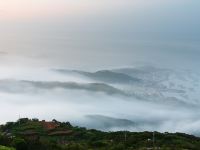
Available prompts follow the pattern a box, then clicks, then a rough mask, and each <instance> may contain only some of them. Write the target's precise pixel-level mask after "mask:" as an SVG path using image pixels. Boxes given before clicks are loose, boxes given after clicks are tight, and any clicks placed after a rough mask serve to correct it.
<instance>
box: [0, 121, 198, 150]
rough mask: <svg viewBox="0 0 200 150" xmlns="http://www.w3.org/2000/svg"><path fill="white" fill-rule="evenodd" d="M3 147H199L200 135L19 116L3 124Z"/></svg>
mask: <svg viewBox="0 0 200 150" xmlns="http://www.w3.org/2000/svg"><path fill="white" fill-rule="evenodd" d="M0 145H3V146H7V147H13V148H10V149H9V148H6V147H3V146H0V150H4V149H5V150H14V149H16V150H140V149H141V150H143V149H153V148H154V149H161V150H184V149H191V150H199V147H200V138H198V137H195V136H192V135H187V134H183V133H158V132H154V133H152V132H128V131H118V132H103V131H98V130H94V129H86V128H82V127H73V126H72V125H71V124H70V123H69V122H58V121H56V120H52V121H50V122H47V121H44V120H43V121H39V120H38V119H28V118H23V119H19V120H18V121H17V122H8V123H6V124H5V125H1V127H0Z"/></svg>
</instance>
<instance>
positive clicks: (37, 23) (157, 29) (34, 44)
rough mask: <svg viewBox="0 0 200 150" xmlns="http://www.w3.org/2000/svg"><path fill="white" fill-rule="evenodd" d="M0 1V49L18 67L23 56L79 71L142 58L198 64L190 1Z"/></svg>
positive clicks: (194, 15) (195, 9)
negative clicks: (82, 68) (80, 68)
mask: <svg viewBox="0 0 200 150" xmlns="http://www.w3.org/2000/svg"><path fill="white" fill-rule="evenodd" d="M0 4H1V5H0V22H1V25H0V27H1V28H0V30H1V33H2V34H1V35H0V39H1V40H0V42H1V43H0V45H1V47H0V48H1V51H2V52H4V56H5V53H7V55H9V57H10V56H12V60H11V61H14V62H13V63H14V64H16V63H17V62H18V63H19V65H22V62H20V60H21V59H26V60H25V61H33V62H34V61H37V62H40V63H39V66H48V65H49V64H50V65H55V66H56V65H57V66H63V67H77V66H81V67H84V68H85V69H88V68H95V69H96V68H98V67H101V66H103V67H108V66H110V67H113V66H114V67H118V66H119V65H121V66H123V65H125V66H129V65H134V63H136V62H147V61H148V62H150V61H151V63H154V64H156V63H158V62H159V63H160V62H162V64H163V65H167V66H169V65H171V66H174V65H175V66H180V65H182V64H183V65H185V67H192V66H194V65H196V66H197V65H198V55H199V50H198V49H199V39H200V37H199V35H200V33H199V30H198V27H199V21H198V16H199V13H200V12H199V9H198V6H199V4H200V3H199V2H198V1H196V0H192V1H188V0H175V1H172V0H163V1H158V0H152V1H149V2H147V1H144V0H134V1H130V0H126V1H120V0H117V1H114V0H107V1H106V0H102V1H92V0H84V1H80V0H58V1H55V0H28V1H27V0H14V1H13V0H1V2H0ZM13 57H16V58H15V59H16V60H14V58H13ZM19 59H20V60H19ZM102 59H104V62H102V61H101V60H102ZM119 59H120V60H121V61H119ZM169 59H170V61H169ZM74 60H76V61H74ZM183 60H184V61H183ZM180 61H181V62H182V64H180V63H179V62H180ZM9 62H10V61H9ZM37 62H34V63H37ZM3 63H8V61H6V60H5V61H4V62H3ZM30 63H31V62H30Z"/></svg>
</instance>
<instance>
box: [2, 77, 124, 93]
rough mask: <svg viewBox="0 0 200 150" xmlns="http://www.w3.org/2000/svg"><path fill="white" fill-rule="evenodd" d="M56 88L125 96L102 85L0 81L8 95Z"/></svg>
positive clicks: (112, 88) (113, 88) (115, 89)
mask: <svg viewBox="0 0 200 150" xmlns="http://www.w3.org/2000/svg"><path fill="white" fill-rule="evenodd" d="M56 88H61V89H68V90H85V91H88V92H103V93H105V94H108V95H112V94H119V95H124V96H127V94H126V93H125V92H123V91H121V90H119V89H117V88H115V87H112V86H110V85H107V84H104V83H76V82H58V81H28V80H0V91H4V92H9V93H23V92H34V91H38V90H41V89H43V90H52V89H56Z"/></svg>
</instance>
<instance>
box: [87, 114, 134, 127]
mask: <svg viewBox="0 0 200 150" xmlns="http://www.w3.org/2000/svg"><path fill="white" fill-rule="evenodd" d="M85 117H86V120H87V121H88V122H89V124H90V125H93V126H95V127H96V128H97V129H112V128H123V129H125V128H135V127H136V123H135V122H133V121H131V120H128V119H121V118H113V117H109V116H103V115H87V116H85Z"/></svg>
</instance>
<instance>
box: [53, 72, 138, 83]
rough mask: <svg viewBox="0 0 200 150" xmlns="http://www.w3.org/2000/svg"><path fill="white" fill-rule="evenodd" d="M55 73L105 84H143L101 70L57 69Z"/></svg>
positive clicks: (120, 74)
mask: <svg viewBox="0 0 200 150" xmlns="http://www.w3.org/2000/svg"><path fill="white" fill-rule="evenodd" d="M55 71H57V72H60V73H65V74H76V75H81V76H83V77H87V78H89V79H92V80H95V81H97V82H105V83H121V84H122V83H124V84H127V83H129V84H130V83H138V82H141V80H140V79H138V78H134V77H131V76H129V75H127V74H124V73H117V72H113V71H110V70H101V71H97V72H94V73H91V72H86V71H80V70H71V71H70V70H64V69H56V70H55Z"/></svg>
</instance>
